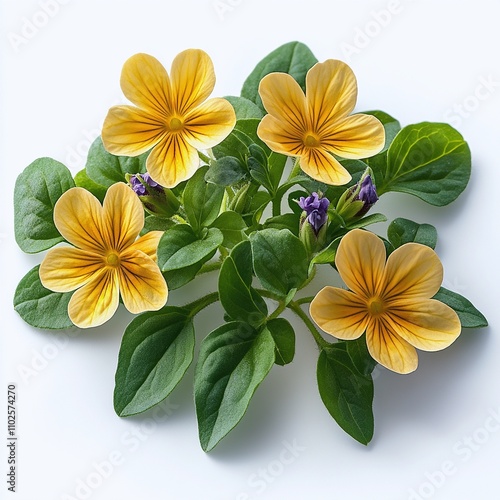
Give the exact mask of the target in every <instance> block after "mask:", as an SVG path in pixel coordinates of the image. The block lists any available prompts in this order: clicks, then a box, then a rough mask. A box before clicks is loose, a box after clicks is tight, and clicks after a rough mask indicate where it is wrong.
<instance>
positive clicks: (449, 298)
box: [433, 287, 488, 328]
mask: <svg viewBox="0 0 500 500" xmlns="http://www.w3.org/2000/svg"><path fill="white" fill-rule="evenodd" d="M433 298H434V299H436V300H439V301H441V302H443V303H444V304H447V305H448V306H450V307H451V308H452V309H453V310H454V311H455V312H456V313H457V314H458V317H459V318H460V323H461V324H462V328H482V327H485V326H488V320H487V319H486V318H485V317H484V316H483V314H482V313H481V312H480V311H478V310H477V309H476V308H475V307H474V306H473V304H472V303H471V302H470V301H469V300H467V299H466V298H465V297H463V296H462V295H460V294H458V293H456V292H452V291H451V290H447V289H446V288H443V287H441V288H440V289H439V292H438V293H437V294H436V295H434V297H433Z"/></svg>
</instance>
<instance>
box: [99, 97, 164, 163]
mask: <svg viewBox="0 0 500 500" xmlns="http://www.w3.org/2000/svg"><path fill="white" fill-rule="evenodd" d="M164 133H165V122H164V121H161V120H159V119H157V118H156V117H154V116H153V115H151V114H150V113H149V112H147V111H143V110H141V109H139V108H134V107H133V106H113V107H112V108H111V109H110V110H109V111H108V114H107V116H106V118H105V120H104V125H103V127H102V134H101V135H102V142H103V144H104V147H105V148H106V150H107V151H109V152H110V153H111V154H114V155H122V156H138V155H140V154H142V153H145V152H146V151H148V150H149V149H151V148H152V147H153V146H154V145H155V144H157V143H158V142H159V141H160V140H161V138H162V137H163V135H164Z"/></svg>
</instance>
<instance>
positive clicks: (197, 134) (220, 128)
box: [184, 98, 236, 149]
mask: <svg viewBox="0 0 500 500" xmlns="http://www.w3.org/2000/svg"><path fill="white" fill-rule="evenodd" d="M235 124H236V113H235V112H234V108H233V107H232V106H231V104H230V103H229V102H228V101H226V99H219V98H216V99H209V100H208V101H207V102H205V103H203V104H200V105H199V106H197V107H196V108H195V109H193V110H192V111H191V112H190V113H189V114H188V115H187V116H186V120H185V123H184V127H185V128H184V133H185V138H186V141H187V142H189V144H190V145H191V146H193V147H194V148H196V149H209V148H212V147H214V146H216V145H217V144H219V142H222V141H223V140H224V139H225V138H226V137H227V136H228V135H229V134H230V133H231V130H233V128H234V125H235Z"/></svg>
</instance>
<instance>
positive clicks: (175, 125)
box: [102, 49, 236, 188]
mask: <svg viewBox="0 0 500 500" xmlns="http://www.w3.org/2000/svg"><path fill="white" fill-rule="evenodd" d="M120 84H121V87H122V90H123V93H124V94H125V97H127V99H128V100H129V101H131V102H132V103H133V104H135V106H137V107H135V106H126V105H124V106H114V107H112V108H111V109H110V110H109V112H108V115H107V117H106V119H105V121H104V125H103V130H102V140H103V143H104V147H105V148H106V149H107V150H108V151H109V152H110V153H112V154H114V155H123V156H138V155H140V154H142V153H145V152H146V151H149V150H150V149H151V148H153V149H152V151H151V153H150V155H149V156H148V159H147V165H146V168H147V170H148V172H149V174H150V175H151V177H152V178H153V180H154V181H156V182H157V183H158V184H161V185H162V186H165V187H169V188H170V187H174V186H176V185H177V184H178V183H179V182H181V181H184V180H186V179H189V178H190V177H191V176H192V175H193V174H194V172H195V171H196V169H197V168H198V166H199V164H200V159H199V156H198V151H197V150H200V149H208V148H211V147H213V146H215V145H216V144H218V143H219V142H221V141H222V140H223V139H225V138H226V137H227V136H228V135H229V133H230V132H231V130H232V129H233V127H234V125H235V123H236V115H235V113H234V109H233V107H232V106H231V104H230V103H229V102H228V101H227V100H226V99H221V98H214V99H209V100H208V101H206V99H207V98H208V96H209V95H210V94H211V93H212V90H213V88H214V85H215V73H214V68H213V64H212V60H211V59H210V57H209V56H208V55H207V54H206V53H205V52H203V51H202V50H198V49H189V50H185V51H184V52H181V53H180V54H179V55H178V56H177V57H176V58H175V59H174V61H173V63H172V69H171V72H170V76H169V75H168V73H167V72H166V70H165V68H164V67H163V66H162V65H161V63H160V62H159V61H158V60H157V59H155V58H154V57H152V56H150V55H147V54H136V55H134V56H132V57H131V58H130V59H128V60H127V61H126V62H125V64H124V66H123V71H122V75H121V80H120ZM205 101H206V102H205Z"/></svg>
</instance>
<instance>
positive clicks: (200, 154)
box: [198, 151, 212, 165]
mask: <svg viewBox="0 0 500 500" xmlns="http://www.w3.org/2000/svg"><path fill="white" fill-rule="evenodd" d="M198 156H199V157H200V158H201V159H202V160H203V161H204V162H205V163H206V164H207V165H210V162H211V161H212V159H211V158H210V157H208V156H207V155H204V154H203V153H201V152H200V151H198Z"/></svg>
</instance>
